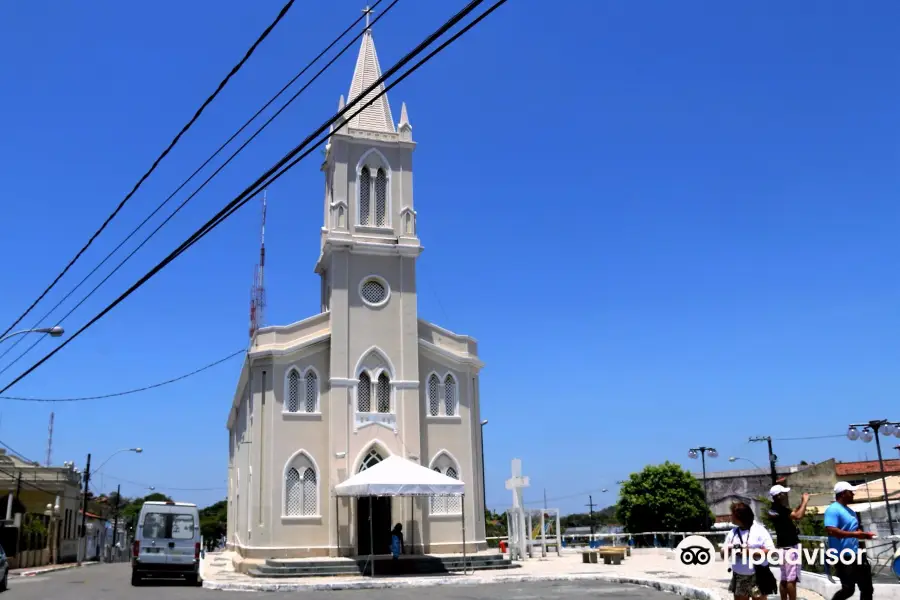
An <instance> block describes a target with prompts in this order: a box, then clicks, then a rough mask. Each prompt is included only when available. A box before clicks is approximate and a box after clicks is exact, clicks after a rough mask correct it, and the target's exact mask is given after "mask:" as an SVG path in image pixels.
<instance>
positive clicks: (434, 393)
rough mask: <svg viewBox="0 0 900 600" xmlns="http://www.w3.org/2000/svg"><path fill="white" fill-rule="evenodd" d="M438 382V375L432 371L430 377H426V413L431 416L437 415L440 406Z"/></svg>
mask: <svg viewBox="0 0 900 600" xmlns="http://www.w3.org/2000/svg"><path fill="white" fill-rule="evenodd" d="M440 387H441V386H440V382H439V381H438V376H437V375H435V374H434V373H432V374H431V377H429V378H428V390H427V392H428V414H429V415H430V416H432V417H436V416H438V411H439V410H440V408H441V401H440V398H438V394H439V393H440Z"/></svg>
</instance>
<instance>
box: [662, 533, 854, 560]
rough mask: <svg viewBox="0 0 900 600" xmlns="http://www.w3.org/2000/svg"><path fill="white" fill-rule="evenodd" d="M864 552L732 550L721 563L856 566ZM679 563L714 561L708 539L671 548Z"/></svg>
mask: <svg viewBox="0 0 900 600" xmlns="http://www.w3.org/2000/svg"><path fill="white" fill-rule="evenodd" d="M865 552H866V551H865V549H860V550H858V551H857V550H850V549H847V548H845V549H844V550H837V549H835V548H828V549H825V548H823V547H819V548H802V549H799V550H794V549H788V550H764V549H762V548H751V549H745V548H732V549H730V550H729V551H728V552H726V553H725V556H724V559H723V560H724V562H726V563H728V564H734V563H742V564H748V565H749V566H751V567H755V566H762V565H765V564H767V563H768V564H769V565H772V566H773V567H779V566H781V565H801V566H802V565H804V564H806V565H814V564H819V565H828V566H830V567H833V566H835V565H837V564H842V565H854V564H856V565H859V564H862V563H863V557H864V556H865ZM675 553H676V555H677V558H678V561H679V563H681V564H682V565H684V566H686V567H696V566H701V567H702V566H705V565H708V564H709V563H711V562H713V561H715V560H717V558H718V552H717V551H716V549H715V547H714V546H713V545H712V542H710V541H709V540H708V539H706V538H705V537H703V536H700V535H689V536H688V537H686V538H684V539H683V540H681V542H680V543H679V544H678V545H677V546H676V547H675Z"/></svg>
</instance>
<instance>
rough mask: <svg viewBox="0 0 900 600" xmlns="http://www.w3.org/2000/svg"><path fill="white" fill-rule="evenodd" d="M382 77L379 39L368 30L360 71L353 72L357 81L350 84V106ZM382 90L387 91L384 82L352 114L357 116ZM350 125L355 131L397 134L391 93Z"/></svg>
mask: <svg viewBox="0 0 900 600" xmlns="http://www.w3.org/2000/svg"><path fill="white" fill-rule="evenodd" d="M380 77H381V66H380V65H379V64H378V54H377V53H376V52H375V40H374V39H372V30H371V29H367V30H366V31H365V33H364V34H363V38H362V45H361V46H360V47H359V56H358V57H357V58H356V68H355V69H354V70H353V81H352V82H351V83H350V94H349V96H348V100H347V103H348V104H349V103H350V102H352V101H353V100H355V99H356V98H357V97H358V96H359V95H360V94H361V93H362V92H363V91H364V90H365V89H366V88H368V87H369V86H370V85H372V84H373V83H375V82H376V81H377V80H378V79H379V78H380ZM382 91H384V83H381V84H379V85H378V87H377V88H375V89H374V90H372V91H371V92H370V93H369V95H368V96H367V97H366V98H365V99H364V100H362V101H361V102H360V103H359V104H356V105H354V107H353V108H352V109H350V111H349V113H350V114H353V113H355V112H356V111H358V110H359V109H360V108H361V107H363V106H365V105H366V103H367V102H369V101H370V100H371V99H372V98H373V97H374V96H375V95H377V94H378V93H380V92H382ZM349 126H350V127H351V128H353V129H364V130H366V131H378V132H381V133H396V130H395V129H394V119H393V117H392V116H391V105H390V103H389V102H388V97H387V94H384V95H383V96H381V97H380V98H378V100H376V101H375V102H374V103H373V104H372V105H371V106H369V107H368V108H366V109H365V110H363V111H362V112H360V113H359V114H357V115H356V116H354V117H353V118H352V119H350V123H349Z"/></svg>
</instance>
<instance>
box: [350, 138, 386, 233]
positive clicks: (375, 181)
mask: <svg viewBox="0 0 900 600" xmlns="http://www.w3.org/2000/svg"><path fill="white" fill-rule="evenodd" d="M356 168H357V173H358V176H357V184H358V186H359V189H358V191H357V196H356V197H357V201H358V202H359V209H358V210H359V213H358V214H359V217H358V219H357V224H358V225H360V226H362V227H391V167H390V165H389V164H388V162H387V159H386V158H385V157H384V156H383V155H382V154H381V153H380V152H379V151H377V150H375V149H374V148H373V149H371V150H369V151H367V152H366V153H365V154H364V155H363V157H362V159H360V161H359V163H358V164H357V167H356Z"/></svg>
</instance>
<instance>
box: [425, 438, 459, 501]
mask: <svg viewBox="0 0 900 600" xmlns="http://www.w3.org/2000/svg"><path fill="white" fill-rule="evenodd" d="M431 469H432V470H433V471H436V472H438V473H440V474H442V475H446V476H447V477H449V478H451V479H457V480H458V479H459V467H458V465H457V464H456V461H454V460H453V459H452V458H450V457H449V456H448V455H447V453H446V452H441V453H440V454H438V455H437V456H436V457H435V458H434V460H433V461H431ZM430 512H431V514H433V515H458V514H460V513H462V499H461V498H460V497H459V496H432V497H431V511H430Z"/></svg>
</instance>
